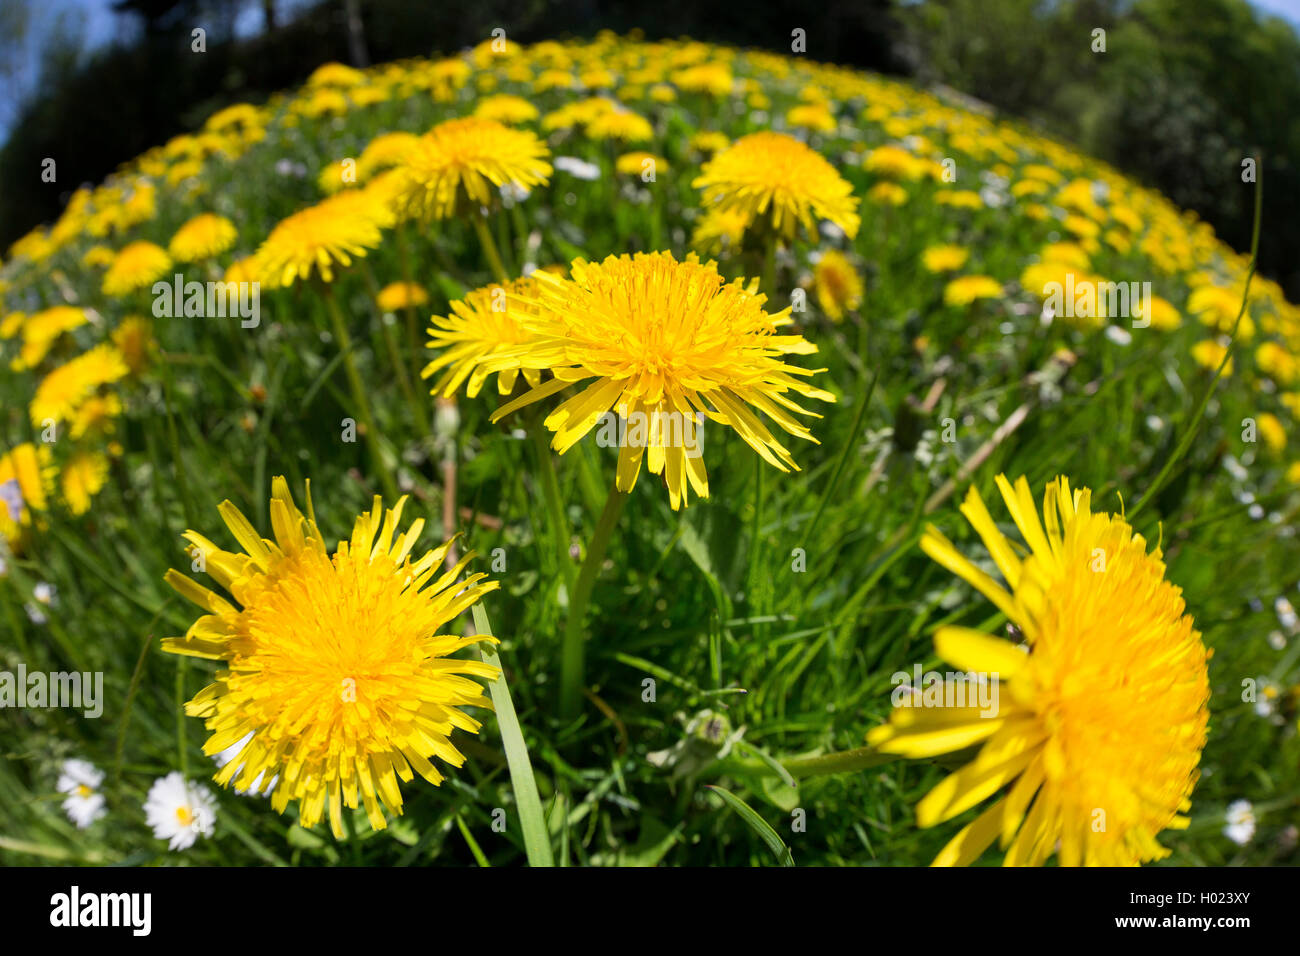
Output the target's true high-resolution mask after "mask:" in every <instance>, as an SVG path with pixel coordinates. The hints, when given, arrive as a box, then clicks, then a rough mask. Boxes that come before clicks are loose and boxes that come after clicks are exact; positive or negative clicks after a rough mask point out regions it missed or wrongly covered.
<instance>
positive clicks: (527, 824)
mask: <svg viewBox="0 0 1300 956" xmlns="http://www.w3.org/2000/svg"><path fill="white" fill-rule="evenodd" d="M474 630H476V631H477V632H478V633H480V634H491V633H492V624H491V622H490V621H489V620H488V615H487V610H486V609H485V608H484V607H483V605H482V604H481V603H479V604H475V605H474ZM478 653H479V657H481V658H482V659H483V662H484V663H486V664H491V665H492V666H494V667H498V668H500V667H501V659H500V658H499V657H498V656H497V653H496V651H494V650H493V649H492V648H491V647H489V646H488V645H486V644H480V645H479V648H478ZM488 694H490V695H491V697H492V705H493V706H494V707H495V708H496V714H497V726H498V727H499V728H500V729H501V745H502V746H503V747H504V748H505V751H506V763H507V764H508V765H509V767H510V782H511V783H512V784H513V785H514V788H515V803H516V804H517V805H518V807H519V823H520V825H521V826H522V827H523V831H524V850H525V851H526V852H527V854H528V864H529V865H530V866H554V865H555V859H554V857H553V856H552V855H551V840H550V837H549V836H548V835H547V832H546V818H545V816H544V815H543V814H542V799H541V797H539V796H538V794H537V781H536V779H534V777H533V765H532V763H531V762H530V761H529V759H528V745H527V744H525V743H524V732H523V728H521V727H520V726H519V717H518V715H517V714H516V713H515V704H514V701H513V700H511V699H510V688H509V687H507V686H506V672H505V670H504V668H502V670H501V676H500V677H498V678H497V679H496V680H494V681H493V682H492V683H491V684H489V685H488Z"/></svg>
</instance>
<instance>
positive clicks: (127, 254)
mask: <svg viewBox="0 0 1300 956" xmlns="http://www.w3.org/2000/svg"><path fill="white" fill-rule="evenodd" d="M171 267H172V260H171V257H170V256H169V255H167V252H166V250H165V249H163V248H162V246H157V245H154V244H153V243H152V242H145V241H144V240H138V241H136V242H132V243H129V244H128V245H125V246H123V247H122V248H121V249H120V250H119V251H118V253H117V256H116V257H114V259H113V264H112V265H111V266H109V267H108V271H107V272H105V273H104V281H103V290H104V295H108V296H124V295H128V294H129V293H132V292H134V291H136V290H137V289H143V288H146V287H147V286H151V285H153V283H154V282H156V281H157V280H159V279H161V278H162V277H163V276H164V275H166V274H167V272H168V271H169V270H170V269H171Z"/></svg>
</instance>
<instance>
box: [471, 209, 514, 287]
mask: <svg viewBox="0 0 1300 956" xmlns="http://www.w3.org/2000/svg"><path fill="white" fill-rule="evenodd" d="M470 222H472V223H473V224H474V231H475V232H476V233H478V241H479V244H480V245H481V246H482V247H483V255H484V256H485V257H486V258H487V261H488V266H489V267H490V268H491V269H492V274H493V275H494V276H496V279H497V281H498V282H509V281H510V277H509V275H508V274H507V273H506V267H505V265H503V264H502V262H501V253H500V252H498V251H497V244H496V240H495V239H493V238H492V230H490V229H488V227H487V221H486V219H485V217H483V216H482V215H480V214H478V213H471V214H470Z"/></svg>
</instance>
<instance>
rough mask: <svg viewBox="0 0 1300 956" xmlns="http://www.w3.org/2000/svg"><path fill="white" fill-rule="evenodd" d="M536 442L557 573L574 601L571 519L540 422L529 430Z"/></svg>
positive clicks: (545, 432)
mask: <svg viewBox="0 0 1300 956" xmlns="http://www.w3.org/2000/svg"><path fill="white" fill-rule="evenodd" d="M528 431H529V432H530V433H531V435H532V438H533V449H534V450H535V451H536V452H537V473H538V475H540V476H541V479H540V480H541V484H542V500H543V502H545V505H546V511H547V519H548V521H549V523H550V525H551V532H552V533H553V534H554V535H555V540H556V557H557V559H558V561H559V563H558V565H557V566H556V571H557V572H559V574H560V577H561V579H562V580H563V581H564V586H565V592H566V594H567V596H568V599H569V600H570V601H571V600H572V599H573V562H572V561H571V560H570V558H569V541H570V540H571V537H572V535H571V533H570V531H569V519H568V517H566V515H565V513H564V499H563V498H561V497H560V483H559V481H558V479H557V478H556V476H555V461H554V460H553V459H552V457H551V443H550V439H549V437H548V432H547V430H546V428H545V426H543V425H542V423H541V421H539V420H535V421H533V423H532V425H531V427H530V428H529V429H528Z"/></svg>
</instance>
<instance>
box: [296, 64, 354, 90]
mask: <svg viewBox="0 0 1300 956" xmlns="http://www.w3.org/2000/svg"><path fill="white" fill-rule="evenodd" d="M365 78H366V75H365V74H364V73H362V72H361V71H360V70H358V69H355V68H354V67H350V66H347V65H346V64H344V63H322V64H321V65H320V66H318V67H316V69H315V70H313V71H312V74H311V76H309V77H307V85H308V86H333V87H338V88H339V89H348V88H350V87H353V86H356V85H358V84H359V83H361V82H362V81H363V80H365Z"/></svg>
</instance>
